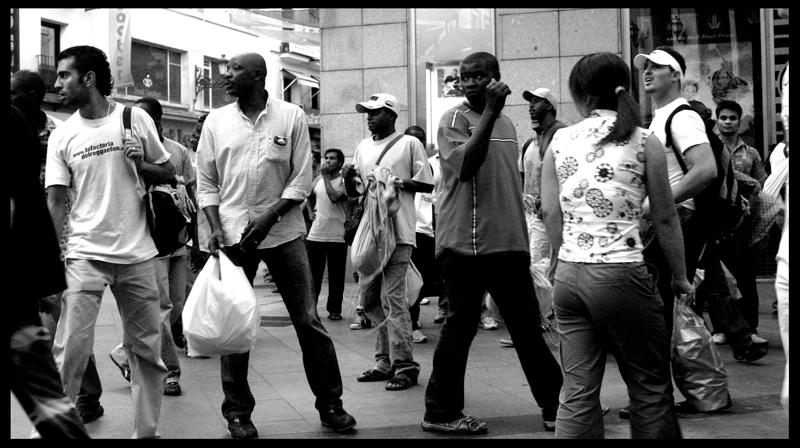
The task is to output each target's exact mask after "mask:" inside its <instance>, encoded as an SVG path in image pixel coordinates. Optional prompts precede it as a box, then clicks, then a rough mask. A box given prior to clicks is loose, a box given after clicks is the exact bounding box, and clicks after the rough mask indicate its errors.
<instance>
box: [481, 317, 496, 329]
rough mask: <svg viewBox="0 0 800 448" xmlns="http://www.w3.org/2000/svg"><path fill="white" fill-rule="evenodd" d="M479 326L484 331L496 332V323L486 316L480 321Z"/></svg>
mask: <svg viewBox="0 0 800 448" xmlns="http://www.w3.org/2000/svg"><path fill="white" fill-rule="evenodd" d="M481 324H482V325H483V329H484V330H497V321H496V320H494V317H492V316H486V317H484V318H483V319H481Z"/></svg>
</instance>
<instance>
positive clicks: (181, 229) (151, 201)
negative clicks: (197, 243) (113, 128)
mask: <svg viewBox="0 0 800 448" xmlns="http://www.w3.org/2000/svg"><path fill="white" fill-rule="evenodd" d="M122 124H123V127H124V128H125V132H126V135H127V133H129V132H132V131H131V107H130V106H125V109H124V110H123V111H122ZM175 187H176V185H175V184H174V183H173V184H168V183H167V184H159V185H146V189H147V193H145V195H144V204H145V211H146V213H147V227H148V229H149V230H150V236H151V237H152V238H153V242H154V243H155V244H156V250H158V255H157V256H159V257H163V256H165V255H169V254H171V253H172V252H175V251H176V250H178V249H180V248H181V247H183V246H185V245H186V243H187V242H188V241H189V229H188V228H187V224H188V223H189V222H190V220H189V219H187V217H186V215H185V214H184V213H183V212H182V211H181V208H180V206H179V205H178V204H179V203H180V199H179V197H178V193H177V191H176V190H175Z"/></svg>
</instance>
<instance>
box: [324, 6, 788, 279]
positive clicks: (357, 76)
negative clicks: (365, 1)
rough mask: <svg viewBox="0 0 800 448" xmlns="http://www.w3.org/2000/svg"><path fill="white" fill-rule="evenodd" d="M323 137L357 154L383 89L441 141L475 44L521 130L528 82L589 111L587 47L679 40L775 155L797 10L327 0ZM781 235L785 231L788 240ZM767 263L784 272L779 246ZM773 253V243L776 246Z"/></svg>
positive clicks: (695, 70) (624, 48) (639, 47)
mask: <svg viewBox="0 0 800 448" xmlns="http://www.w3.org/2000/svg"><path fill="white" fill-rule="evenodd" d="M320 29H321V33H322V40H321V49H322V52H321V57H320V59H321V62H322V71H321V78H322V85H323V86H324V87H325V89H324V91H323V92H321V96H322V98H321V106H320V107H321V127H322V147H323V148H328V147H336V148H341V149H342V150H343V151H344V153H345V155H346V156H347V157H348V158H350V157H352V155H353V152H354V151H355V147H356V145H357V144H358V142H359V141H360V140H361V139H363V138H365V137H367V136H369V131H368V129H367V125H366V117H365V116H364V114H359V113H357V112H356V110H355V104H356V103H357V102H360V101H364V100H366V99H367V98H369V96H370V95H371V94H373V93H376V92H388V93H391V94H393V95H395V96H396V97H397V98H398V101H399V102H400V103H401V104H400V114H399V117H398V120H397V128H398V130H400V131H402V130H403V129H405V128H406V127H407V126H409V125H412V124H416V125H419V126H421V127H422V128H423V129H425V131H426V133H427V139H428V143H430V144H435V143H436V129H437V128H438V121H439V118H440V117H441V115H442V114H443V113H444V112H445V111H446V110H447V109H449V108H450V107H452V106H453V105H455V104H458V103H459V102H461V101H463V100H464V98H463V97H460V92H459V91H458V90H457V89H454V88H453V87H454V86H453V85H452V82H450V80H452V78H451V77H457V75H458V67H459V63H460V61H461V60H462V59H463V58H464V57H465V56H467V55H468V54H470V53H473V52H476V51H488V52H490V53H493V54H494V55H496V56H497V58H498V60H499V62H500V71H501V77H502V80H503V81H504V82H505V83H506V84H508V85H509V87H510V88H511V91H512V94H511V96H510V97H509V98H508V99H507V100H506V107H505V109H504V113H505V114H506V115H508V116H509V117H510V118H511V119H512V120H513V121H514V123H515V125H516V128H517V135H518V141H519V142H524V141H526V140H527V139H528V138H529V137H530V136H531V135H533V131H532V129H531V128H530V118H529V116H528V104H527V103H526V102H525V100H524V99H523V98H522V92H523V91H524V90H528V89H533V88H536V87H546V88H548V89H550V91H551V92H552V93H553V94H554V95H555V97H556V99H557V101H558V104H557V105H556V107H557V113H558V115H557V117H558V119H559V120H561V121H563V122H565V123H567V124H573V123H576V122H577V121H579V120H580V117H579V115H578V112H577V111H576V109H575V107H574V103H573V101H572V98H571V97H570V93H569V88H568V79H569V74H570V71H571V70H572V67H573V66H574V65H575V63H576V62H577V61H578V59H580V58H581V57H583V56H584V55H587V54H591V53H594V52H598V51H608V52H611V53H614V54H617V55H619V56H620V57H622V58H623V59H624V60H625V61H627V62H628V65H629V66H632V65H633V64H632V61H633V57H634V56H635V55H636V54H637V53H649V52H650V51H652V50H653V49H655V48H656V47H658V46H661V45H667V46H672V47H674V48H675V49H676V50H678V51H679V52H681V54H682V55H683V56H684V57H685V58H686V62H687V70H686V79H687V80H691V81H690V82H687V83H685V84H687V85H691V88H690V89H686V91H685V92H684V95H685V96H686V97H687V99H695V100H698V101H701V102H703V103H704V104H705V105H706V106H707V107H708V108H709V109H710V110H711V111H712V113H713V112H714V110H715V108H716V103H718V102H719V101H721V100H723V99H732V100H735V101H737V102H739V103H740V104H741V105H742V107H743V109H744V114H743V115H744V116H743V117H742V118H743V123H742V129H741V130H740V132H741V134H742V138H743V139H744V140H745V141H747V142H748V143H749V144H751V145H752V146H754V147H756V148H757V149H758V150H759V151H760V152H761V154H762V156H763V158H764V160H766V158H767V156H768V154H769V151H770V150H771V149H772V148H773V147H774V146H775V144H777V143H778V142H780V141H781V140H782V138H783V137H782V134H783V131H782V125H781V123H780V117H779V116H778V113H777V112H778V107H779V105H780V97H779V95H778V94H777V91H776V79H777V77H778V74H779V73H780V71H781V69H782V68H783V66H784V65H785V64H786V63H787V62H788V32H789V31H788V21H787V20H783V19H780V18H779V17H778V16H777V14H776V11H775V10H774V9H757V8H734V9H726V8H716V9H714V8H712V9H693V8H641V9H639V8H616V9H612V8H608V9H604V8H600V9H575V8H498V9H488V8H486V9H425V8H420V9H321V10H320ZM632 83H633V85H632V86H631V91H632V93H633V95H634V96H635V98H636V99H637V100H638V101H639V103H640V105H641V108H642V115H643V116H644V117H645V121H646V122H647V123H649V119H650V117H651V116H652V104H651V103H650V101H649V99H648V98H646V96H645V95H642V93H641V92H642V87H641V86H642V81H641V74H640V73H639V71H638V70H635V69H634V70H633V80H632ZM776 244H777V243H776ZM765 253H766V255H765V256H764V260H762V262H761V265H763V266H764V267H763V269H762V271H764V272H771V273H773V274H774V272H775V269H774V248H772V249H770V250H768V251H765ZM770 254H771V255H770Z"/></svg>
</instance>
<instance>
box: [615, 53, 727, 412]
mask: <svg viewBox="0 0 800 448" xmlns="http://www.w3.org/2000/svg"><path fill="white" fill-rule="evenodd" d="M633 65H634V67H636V68H637V69H639V70H641V76H642V83H643V86H644V92H645V93H646V94H647V95H649V96H650V98H651V100H652V101H653V109H654V110H653V119H652V121H651V122H650V130H651V131H653V133H654V134H655V135H656V136H657V137H658V139H659V140H660V141H661V143H662V144H663V145H664V151H665V155H666V158H667V175H668V177H669V183H670V186H671V187H672V196H673V197H674V199H675V204H676V207H677V212H678V217H679V218H680V221H681V230H682V231H683V241H684V253H685V257H686V277H687V278H690V279H691V278H694V273H695V269H696V268H697V262H698V259H699V257H700V255H701V253H702V250H703V248H704V247H705V243H706V241H708V239H709V234H708V231H707V230H706V226H705V225H704V224H703V222H702V221H701V219H702V218H701V217H700V216H698V215H697V214H696V213H695V204H694V200H693V198H694V196H696V195H697V194H698V193H700V192H702V191H703V190H704V189H705V188H706V187H707V186H708V185H709V183H711V182H712V181H713V180H714V179H715V178H716V175H717V165H716V160H715V158H714V153H713V151H712V149H711V145H710V144H709V141H708V137H707V136H706V128H705V123H704V122H703V119H702V118H701V117H700V115H699V113H697V112H696V111H694V110H681V111H678V112H677V113H676V114H675V115H674V117H673V119H672V123H671V126H670V133H671V140H672V145H673V146H675V150H677V151H678V152H679V153H680V154H681V156H682V158H683V160H684V161H685V165H686V167H687V171H686V172H685V173H684V171H683V169H682V168H681V165H680V164H679V162H678V159H677V158H676V155H675V151H674V150H673V148H672V147H670V146H667V144H666V142H667V134H666V132H667V131H666V124H667V119H668V118H669V117H670V116H671V115H672V114H673V112H674V111H675V110H676V109H677V108H678V107H679V106H682V105H687V106H690V105H689V102H688V101H686V99H685V98H683V97H682V96H681V81H682V79H683V76H684V74H685V72H686V62H685V60H684V59H683V56H682V55H681V54H680V53H678V52H677V51H675V50H674V49H672V48H671V47H658V48H656V49H655V50H653V51H652V52H651V53H650V54H638V55H636V57H635V58H634V59H633ZM642 215H643V219H644V220H649V219H650V204H649V202H648V200H647V199H645V202H644V203H643V204H642ZM645 244H646V246H645V249H644V251H643V255H644V259H645V261H646V262H647V263H648V268H649V269H650V270H651V274H653V275H654V276H655V277H656V278H657V279H658V284H657V287H658V291H659V294H660V295H661V299H662V301H663V302H664V319H665V321H666V325H667V328H668V329H669V328H672V309H673V302H674V297H675V294H674V292H673V290H672V285H671V280H670V279H671V278H672V276H671V270H670V268H669V265H668V264H667V262H666V257H665V256H664V253H663V251H662V249H661V245H660V244H659V242H658V240H657V239H656V238H653V239H652V240H651V242H650V243H649V244H648V243H647V242H646V241H645ZM656 273H657V275H656ZM627 416H628V412H627V408H626V409H623V410H620V417H622V418H627Z"/></svg>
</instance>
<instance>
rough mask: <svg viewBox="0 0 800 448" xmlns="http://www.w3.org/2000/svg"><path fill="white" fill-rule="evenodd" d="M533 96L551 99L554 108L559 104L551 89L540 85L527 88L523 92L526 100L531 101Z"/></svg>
mask: <svg viewBox="0 0 800 448" xmlns="http://www.w3.org/2000/svg"><path fill="white" fill-rule="evenodd" d="M533 97H537V98H542V99H545V100H547V101H549V102H550V105H552V106H553V109H554V110H555V108H556V105H557V102H556V97H555V96H554V95H553V94H552V93H550V89H546V88H544V87H539V88H538V89H534V90H526V91H524V92H522V98H524V99H525V101H528V102H530V101H531V99H532V98H533Z"/></svg>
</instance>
